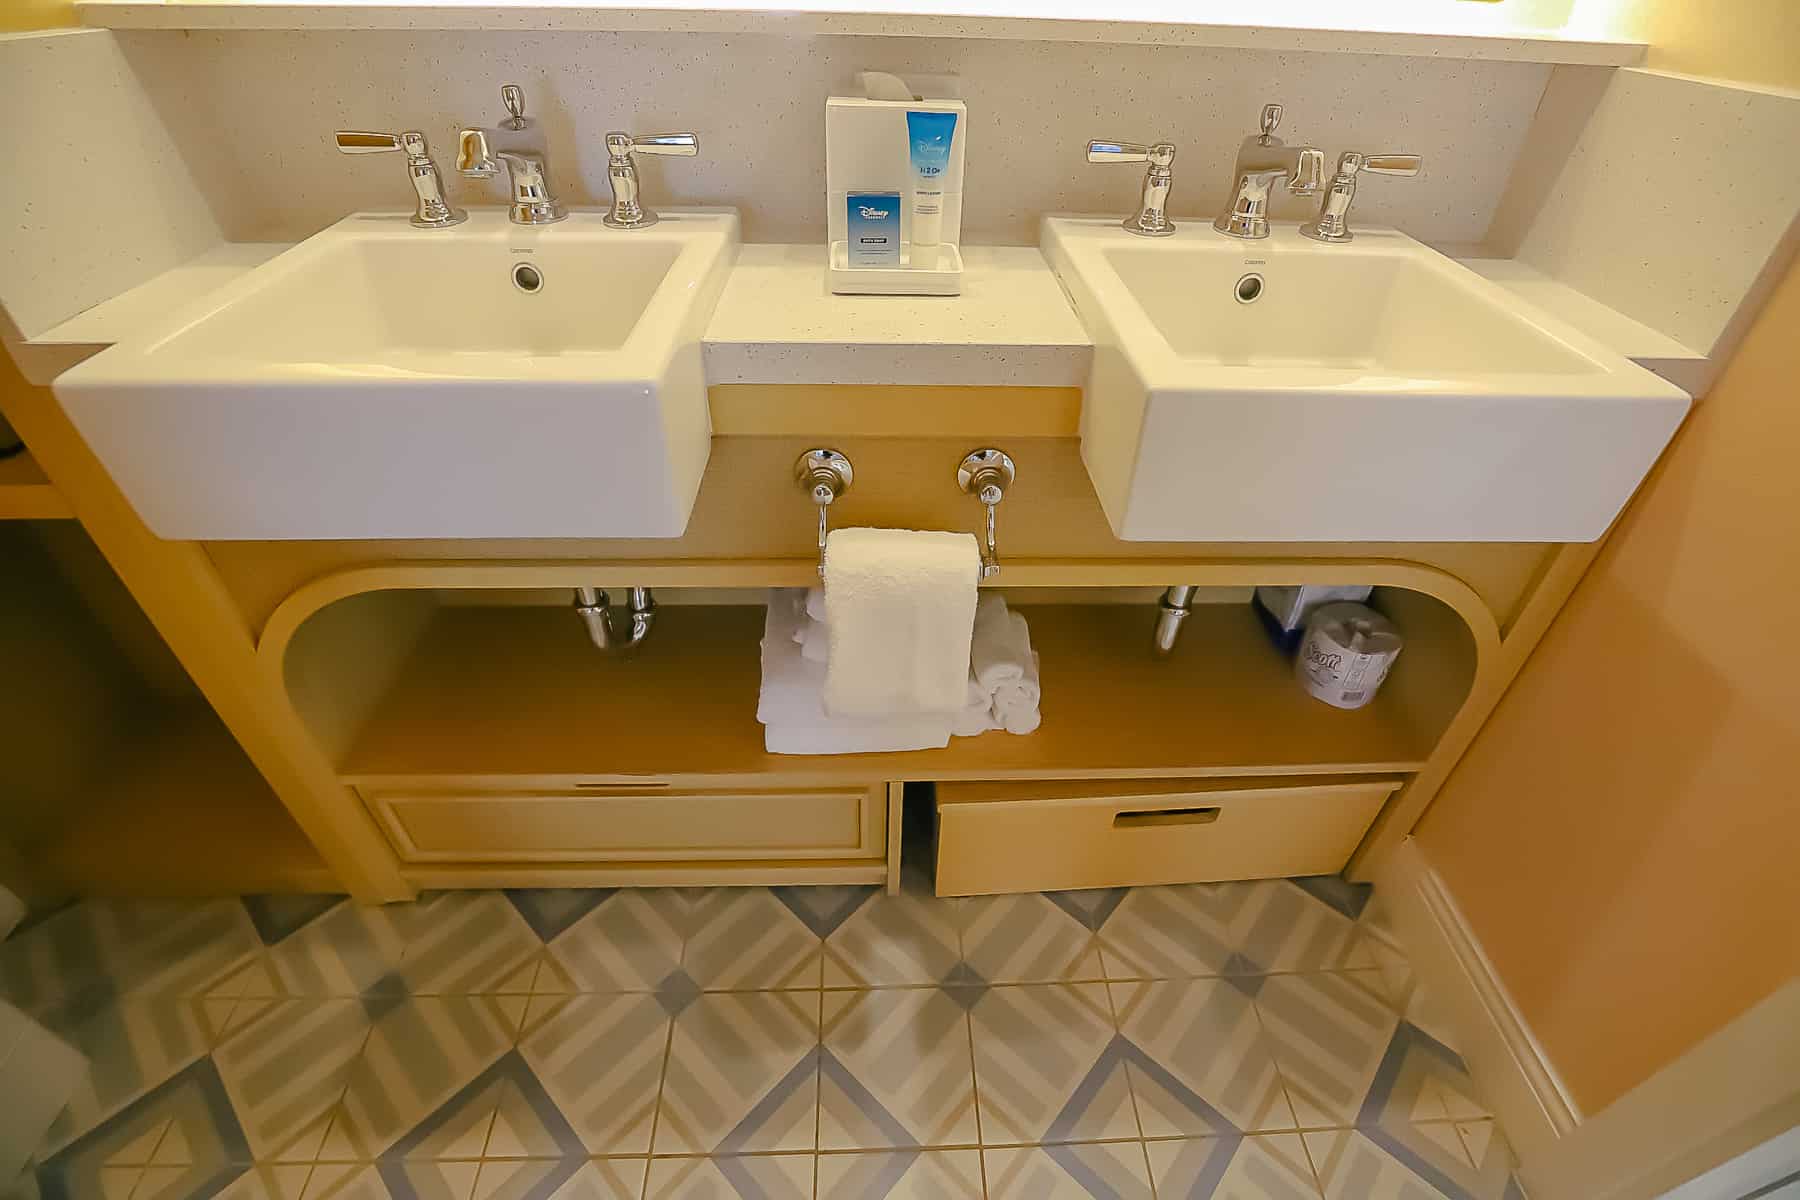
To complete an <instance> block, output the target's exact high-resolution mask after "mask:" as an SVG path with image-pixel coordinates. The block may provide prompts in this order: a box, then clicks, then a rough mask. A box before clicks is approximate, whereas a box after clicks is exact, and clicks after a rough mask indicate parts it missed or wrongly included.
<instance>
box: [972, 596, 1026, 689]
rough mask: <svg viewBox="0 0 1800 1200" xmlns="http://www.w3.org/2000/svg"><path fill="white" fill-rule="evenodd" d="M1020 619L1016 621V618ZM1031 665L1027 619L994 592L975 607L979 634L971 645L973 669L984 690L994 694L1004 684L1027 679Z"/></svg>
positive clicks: (976, 626) (975, 635)
mask: <svg viewBox="0 0 1800 1200" xmlns="http://www.w3.org/2000/svg"><path fill="white" fill-rule="evenodd" d="M1015 617H1018V620H1017V621H1016V622H1015V621H1014V619H1013V618H1015ZM1030 665H1031V635H1030V634H1029V633H1028V632H1026V629H1025V618H1024V617H1019V616H1018V614H1017V613H1014V612H1012V611H1010V610H1009V609H1008V608H1007V607H1006V601H1005V600H1003V599H1002V598H1001V597H999V596H998V595H995V594H994V593H992V592H990V593H988V594H987V595H985V596H983V597H982V598H981V603H980V604H977V605H976V606H975V634H974V637H973V638H971V639H970V644H969V669H970V670H971V671H972V672H973V673H974V675H975V682H976V683H978V684H980V685H981V687H982V690H983V691H985V692H987V694H988V695H990V696H991V695H993V694H994V692H995V691H996V690H998V689H999V687H1000V685H1001V684H1004V683H1013V682H1016V681H1018V680H1020V679H1023V678H1025V673H1026V668H1028V667H1029V666H1030Z"/></svg>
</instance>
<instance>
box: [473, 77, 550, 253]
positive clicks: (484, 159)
mask: <svg viewBox="0 0 1800 1200" xmlns="http://www.w3.org/2000/svg"><path fill="white" fill-rule="evenodd" d="M500 99H501V102H502V103H504V104H505V105H506V111H507V113H508V114H510V115H509V116H508V117H507V119H506V120H504V121H502V122H500V124H499V125H498V126H497V127H496V128H495V129H493V130H491V131H490V130H486V129H465V130H463V131H462V132H461V133H459V134H458V135H457V140H456V169H457V171H458V173H460V174H461V175H463V176H464V177H465V178H468V179H492V178H493V177H494V176H495V175H496V174H498V173H499V171H500V168H501V167H503V166H504V167H505V168H506V176H507V179H508V181H509V182H510V183H511V186H512V209H511V211H510V212H509V213H508V216H509V217H510V219H511V220H512V223H513V224H514V225H550V224H553V223H555V222H557V221H560V220H562V219H563V218H564V217H566V216H568V215H569V212H568V210H567V209H565V208H564V207H563V206H562V205H561V204H558V203H557V202H556V197H555V196H553V195H552V194H551V192H550V173H549V168H548V167H546V166H545V165H544V141H543V134H542V132H541V131H539V130H538V128H537V122H536V121H533V120H531V119H530V118H528V117H527V116H526V115H525V92H524V89H522V88H520V87H519V86H518V85H517V84H512V83H509V84H507V85H506V86H505V87H502V88H501V89H500ZM490 140H491V141H492V142H493V143H497V145H490Z"/></svg>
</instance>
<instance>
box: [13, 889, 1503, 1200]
mask: <svg viewBox="0 0 1800 1200" xmlns="http://www.w3.org/2000/svg"><path fill="white" fill-rule="evenodd" d="M903 882H904V886H903V888H902V891H901V894H899V895H898V896H887V895H885V894H883V893H882V892H881V891H880V890H878V889H875V888H870V887H821V888H806V887H782V888H760V887H757V888H737V889H732V888H713V889H698V888H685V889H684V888H674V889H618V890H609V889H597V890H583V889H543V890H519V891H509V892H442V893H435V894H430V895H426V896H422V897H421V898H420V899H419V900H417V901H415V902H413V903H410V904H398V905H389V906H386V907H382V908H371V907H367V906H362V905H358V904H355V903H354V902H352V901H349V900H346V899H344V898H342V897H333V896H316V897H315V896H249V897H244V898H243V899H242V900H241V901H233V900H222V901H207V902H201V903H176V902H156V903H142V904H139V903H121V902H107V903H95V902H89V903H80V904H74V905H70V906H68V907H66V908H63V909H61V910H58V911H56V912H54V913H51V914H49V915H46V916H43V917H40V918H38V919H36V920H35V921H34V922H32V923H29V924H27V925H26V926H25V927H24V928H23V929H22V930H21V931H19V932H18V933H17V934H15V936H14V937H12V938H10V939H8V940H6V941H5V942H0V997H3V998H5V999H7V1000H10V1001H11V1002H13V1003H14V1004H17V1005H19V1006H20V1007H22V1008H24V1009H26V1010H27V1011H28V1012H29V1013H31V1014H32V1015H33V1016H35V1017H36V1018H37V1019H38V1020H40V1021H42V1022H44V1023H45V1024H47V1025H48V1026H50V1027H51V1028H52V1029H54V1030H55V1031H56V1032H58V1033H59V1034H61V1035H62V1036H63V1037H65V1038H66V1039H68V1040H70V1041H71V1042H73V1043H74V1044H75V1045H77V1046H78V1047H79V1048H80V1049H81V1050H82V1051H83V1052H84V1053H85V1054H87V1055H89V1056H90V1057H91V1059H92V1060H93V1070H92V1073H91V1075H90V1078H89V1079H88V1080H87V1081H86V1082H85V1083H84V1085H83V1087H82V1090H80V1091H79V1092H78V1093H77V1095H76V1097H75V1099H74V1100H73V1102H72V1103H71V1104H70V1106H69V1108H68V1109H67V1111H66V1112H65V1113H64V1114H63V1115H62V1116H61V1117H59V1119H58V1121H57V1124H56V1127H55V1129H54V1130H53V1131H52V1134H51V1136H50V1137H49V1138H48V1139H47V1140H46V1141H45V1142H44V1143H43V1144H42V1145H41V1146H39V1147H38V1150H37V1154H36V1157H35V1160H34V1161H35V1166H34V1167H33V1170H32V1176H31V1181H32V1184H33V1185H34V1189H35V1190H34V1191H32V1192H31V1193H29V1194H32V1195H33V1196H34V1197H35V1198H36V1200H55V1198H57V1197H80V1198H81V1200H88V1198H90V1197H97V1198H100V1200H111V1198H114V1197H116V1198H118V1200H163V1198H166V1200H201V1198H202V1197H224V1198H225V1200H314V1198H319V1200H334V1198H337V1200H401V1198H409V1200H416V1198H420V1197H432V1198H436V1200H502V1198H504V1200H623V1198H625V1197H631V1198H634V1200H636V1198H641V1197H644V1196H662V1197H695V1198H698V1197H720V1198H726V1197H761V1198H764V1200H777V1198H782V1197H795V1198H802V1197H830V1198H831V1200H838V1198H839V1197H844V1198H848V1200H863V1198H869V1200H880V1198H890V1200H976V1198H981V1197H988V1198H1013V1197H1019V1198H1027V1197H1028V1198H1030V1200H1043V1198H1049V1200H1057V1198H1059V1197H1111V1198H1114V1200H1118V1198H1121V1197H1149V1196H1151V1195H1152V1194H1154V1195H1156V1196H1160V1197H1169V1196H1182V1197H1205V1198H1222V1200H1350V1198H1354V1200H1390V1198H1391V1200H1433V1198H1436V1197H1448V1198H1450V1200H1523V1193H1522V1192H1521V1191H1520V1190H1519V1187H1518V1184H1517V1182H1516V1180H1515V1179H1514V1177H1513V1170H1514V1163H1513V1159H1512V1152H1511V1149H1510V1147H1509V1145H1508V1143H1507V1141H1506V1137H1505V1135H1504V1133H1503V1132H1502V1131H1501V1130H1500V1129H1499V1128H1498V1125H1497V1123H1496V1122H1495V1121H1494V1119H1493V1117H1492V1116H1491V1114H1490V1113H1489V1110H1488V1108H1487V1106H1486V1105H1485V1104H1484V1103H1483V1102H1482V1100H1481V1097H1480V1096H1479V1094H1478V1093H1477V1091H1476V1090H1475V1088H1474V1085H1473V1082H1472V1081H1471V1079H1470V1078H1469V1075H1468V1071H1467V1069H1466V1067H1465V1066H1464V1064H1463V1062H1462V1060H1461V1059H1460V1058H1459V1057H1458V1056H1457V1054H1456V1052H1455V1048H1454V1047H1455V1038H1454V1032H1453V1030H1451V1028H1450V1027H1449V1025H1448V1023H1447V1022H1445V1021H1444V1020H1443V1018H1442V1017H1441V1016H1439V1015H1438V1014H1437V1013H1436V1012H1435V1011H1434V1006H1432V1005H1431V1004H1430V1002H1429V997H1426V996H1424V995H1423V994H1422V990H1421V989H1420V988H1419V987H1418V985H1417V982H1416V981H1415V980H1414V978H1413V975H1412V971H1411V968H1410V966H1409V965H1408V963H1407V962H1406V957H1405V952H1404V948H1403V945H1402V943H1401V942H1400V940H1399V937H1398V934H1397V933H1396V931H1395V930H1394V929H1393V928H1392V927H1391V923H1390V922H1389V921H1388V917H1387V911H1386V908H1385V906H1384V904H1383V899H1382V897H1381V896H1380V895H1379V894H1371V893H1370V892H1369V891H1368V890H1367V889H1364V888H1358V887H1350V886H1347V885H1345V884H1343V883H1342V882H1341V881H1338V880H1333V879H1312V880H1302V881H1280V880H1271V881H1261V882H1254V883H1241V884H1214V885H1191V886H1180V887H1162V888H1141V889H1097V890H1093V891H1082V892H1060V893H1050V894H1044V895H1024V896H997V897H979V898H972V899H967V900H941V899H938V898H937V897H935V896H933V895H932V894H931V886H930V881H929V880H928V879H927V878H926V877H925V876H924V874H923V873H922V872H919V871H918V870H917V869H916V868H914V869H910V870H909V871H908V873H907V875H906V876H905V878H904V881H903Z"/></svg>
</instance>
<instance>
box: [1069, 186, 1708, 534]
mask: <svg viewBox="0 0 1800 1200" xmlns="http://www.w3.org/2000/svg"><path fill="white" fill-rule="evenodd" d="M1043 248H1044V253H1045V255H1046V257H1047V258H1048V259H1049V261H1050V265H1051V266H1052V268H1053V269H1054V270H1055V271H1056V273H1057V276H1058V278H1059V279H1060V280H1061V281H1062V284H1063V287H1064V288H1065V289H1066V290H1067V291H1068V293H1069V296H1070V298H1071V300H1072V301H1073V302H1074V305H1075V308H1076V311H1077V312H1078V313H1079V314H1080V316H1081V318H1082V320H1083V322H1084V323H1085V324H1086V325H1087V327H1088V332H1089V334H1090V335H1091V336H1092V337H1093V339H1094V342H1095V351H1094V365H1093V368H1092V372H1091V374H1090V376H1089V378H1088V381H1087V386H1086V389H1085V394H1084V397H1083V405H1082V420H1081V438H1082V457H1083V459H1084V461H1085V462H1086V464H1087V469H1088V474H1089V475H1090V476H1091V477H1092V479H1093V482H1094V487H1095V489H1096V491H1098V493H1099V495H1100V501H1101V503H1102V505H1103V506H1104V507H1105V509H1106V515H1107V518H1108V519H1109V520H1110V521H1111V523H1112V527H1113V530H1114V532H1115V533H1116V534H1117V535H1118V536H1119V537H1121V538H1123V539H1126V540H1128V541H1551V542H1578V541H1592V540H1594V539H1595V538H1598V537H1599V536H1600V535H1601V534H1603V533H1604V532H1605V531H1606V528H1607V526H1608V525H1609V524H1610V523H1611V522H1612V519H1613V518H1614V517H1615V516H1616V515H1618V512H1619V509H1620V508H1621V507H1623V505H1624V503H1625V501H1626V500H1627V499H1629V498H1630V496H1631V493H1632V491H1633V490H1634V489H1635V488H1636V487H1637V485H1638V483H1639V481H1640V480H1641V479H1642V478H1643V476H1644V473H1645V472H1646V471H1647V470H1649V468H1650V466H1651V464H1652V463H1653V462H1655V460H1656V456H1657V455H1658V454H1659V453H1660V452H1661V450H1662V448H1663V446H1664V445H1665V444H1666V443H1667V442H1668V440H1669V438H1670V436H1671V435H1672V434H1673V433H1674V432H1675V429H1676V427H1677V426H1678V425H1680V423H1681V420H1682V417H1683V415H1684V414H1685V413H1686V412H1687V409H1688V404H1689V401H1688V397H1687V394H1686V393H1684V392H1682V391H1681V390H1680V389H1678V388H1676V387H1675V386H1674V385H1672V384H1669V383H1666V382H1664V381H1663V380H1661V379H1659V378H1657V377H1656V376H1654V375H1652V374H1651V373H1650V372H1648V371H1645V370H1643V369H1642V368H1640V367H1638V366H1636V365H1635V364H1633V363H1630V362H1628V361H1626V360H1625V359H1623V358H1621V357H1620V356H1618V355H1617V354H1614V353H1612V352H1611V351H1609V350H1607V349H1605V348H1604V347H1602V346H1600V345H1598V344H1596V343H1595V342H1593V341H1591V340H1589V339H1588V338H1586V337H1583V336H1582V335H1580V334H1578V333H1576V332H1574V331H1573V330H1570V329H1568V328H1566V327H1564V326H1562V325H1560V324H1558V323H1556V322H1554V321H1553V320H1552V319H1551V318H1548V317H1545V316H1543V315H1542V314H1539V313H1538V312H1536V310H1534V309H1532V308H1531V307H1529V306H1528V305H1526V304H1524V303H1523V302H1521V301H1519V300H1518V299H1516V298H1515V297H1513V296H1512V295H1511V294H1510V293H1508V292H1506V291H1504V290H1503V289H1501V288H1499V287H1497V286H1496V285H1494V284H1492V283H1490V282H1488V281H1487V280H1485V279H1483V278H1481V277H1480V276H1478V275H1476V274H1475V273H1474V272H1472V271H1469V270H1467V269H1466V268H1464V267H1462V266H1460V265H1459V264H1457V263H1455V262H1452V261H1451V260H1450V259H1448V258H1445V257H1444V256H1443V255H1441V254H1438V253H1437V252H1436V251H1434V250H1431V249H1429V248H1427V247H1425V246H1422V245H1420V244H1419V243H1417V242H1415V241H1413V240H1412V239H1411V238H1408V237H1406V236H1405V235H1403V234H1399V233H1395V232H1392V231H1388V230H1361V229H1359V230H1358V231H1357V234H1356V240H1355V241H1354V242H1351V243H1349V244H1346V245H1323V244H1320V243H1318V242H1313V241H1310V240H1308V239H1306V238H1303V237H1301V236H1300V235H1299V232H1298V229H1297V227H1295V226H1292V225H1286V226H1283V225H1277V226H1276V227H1275V229H1274V232H1273V234H1272V235H1271V236H1270V237H1269V238H1267V239H1266V240H1262V241H1255V242H1249V241H1241V240H1238V239H1236V238H1230V237H1227V236H1225V235H1224V234H1221V233H1218V232H1216V231H1214V230H1213V229H1212V227H1211V226H1210V224H1207V223H1205V222H1197V221H1190V222H1186V223H1183V224H1182V225H1181V227H1180V228H1179V229H1178V230H1177V231H1176V233H1175V234H1174V236H1172V237H1168V238H1162V239H1154V240H1152V239H1147V238H1142V237H1136V236H1134V235H1132V234H1129V233H1126V232H1125V231H1124V230H1123V229H1121V228H1119V224H1118V222H1117V221H1116V220H1102V219H1098V218H1095V219H1088V218H1062V217H1052V218H1049V219H1047V220H1046V221H1045V222H1044V237H1043ZM1249 274H1256V275H1259V276H1261V280H1260V293H1259V294H1258V295H1257V297H1256V299H1255V300H1254V301H1253V302H1250V303H1244V302H1241V301H1240V300H1239V299H1238V296H1237V291H1238V287H1239V281H1240V280H1241V279H1242V278H1243V277H1244V276H1246V275H1249ZM1250 286H1252V285H1246V288H1248V287H1250Z"/></svg>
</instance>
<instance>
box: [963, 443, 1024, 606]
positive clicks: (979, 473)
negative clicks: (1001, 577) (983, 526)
mask: <svg viewBox="0 0 1800 1200" xmlns="http://www.w3.org/2000/svg"><path fill="white" fill-rule="evenodd" d="M1017 477H1018V471H1017V470H1016V469H1015V468H1014V466H1013V460H1012V456H1011V455H1009V454H1008V453H1007V452H1006V451H1004V450H996V449H994V448H993V447H991V446H990V447H987V448H986V449H982V450H971V451H969V452H968V453H967V454H965V455H964V456H963V460H962V461H961V462H960V463H958V464H957V465H956V486H957V487H959V488H961V489H962V490H963V491H964V492H966V493H968V494H969V495H971V496H974V497H975V498H976V499H977V500H979V501H981V503H982V506H983V507H985V508H986V509H987V536H986V538H985V540H984V541H983V543H982V548H981V577H982V578H983V579H992V578H993V577H994V576H996V575H998V574H999V573H1000V551H999V548H998V547H997V546H995V544H994V509H995V508H996V507H997V506H998V505H999V503H1000V502H1001V501H1002V500H1004V499H1006V489H1007V488H1009V487H1011V486H1012V482H1013V480H1014V479H1015V478H1017Z"/></svg>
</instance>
